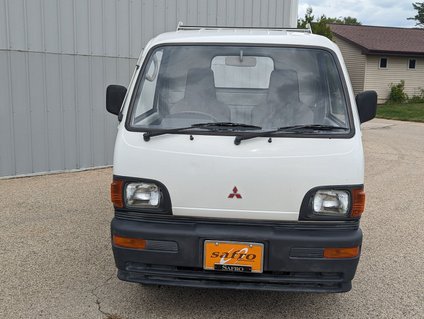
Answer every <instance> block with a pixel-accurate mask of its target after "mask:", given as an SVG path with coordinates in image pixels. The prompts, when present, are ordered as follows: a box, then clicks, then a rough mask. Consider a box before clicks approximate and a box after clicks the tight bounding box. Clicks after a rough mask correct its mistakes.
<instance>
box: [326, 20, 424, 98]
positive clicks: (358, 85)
mask: <svg viewBox="0 0 424 319" xmlns="http://www.w3.org/2000/svg"><path fill="white" fill-rule="evenodd" d="M330 29H331V31H332V33H333V40H334V41H335V42H336V43H337V45H338V46H339V47H340V50H341V51H342V54H343V57H344V59H345V62H346V66H347V68H348V71H349V74H350V78H351V81H352V85H353V89H354V91H355V93H359V92H362V91H366V90H375V91H377V93H378V96H379V102H380V103H383V102H385V101H387V99H388V97H389V94H390V85H391V84H392V83H399V82H400V81H401V80H404V81H405V92H406V93H407V94H408V96H409V97H412V96H414V95H420V94H421V89H423V88H424V29H406V28H391V27H375V26H362V25H361V26H352V25H340V24H331V25H330Z"/></svg>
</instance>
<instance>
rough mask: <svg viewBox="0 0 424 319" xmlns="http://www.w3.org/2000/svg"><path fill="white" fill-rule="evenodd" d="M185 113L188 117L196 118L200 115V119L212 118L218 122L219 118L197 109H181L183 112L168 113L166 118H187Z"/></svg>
mask: <svg viewBox="0 0 424 319" xmlns="http://www.w3.org/2000/svg"><path fill="white" fill-rule="evenodd" d="M187 115H188V117H189V118H195V119H197V118H199V117H200V119H202V118H206V119H208V120H212V121H213V122H219V120H218V119H217V118H216V117H215V116H213V115H211V114H208V113H203V112H198V111H183V112H178V113H173V114H169V115H168V116H167V118H168V119H169V118H187V117H186V116H187ZM190 115H191V116H190Z"/></svg>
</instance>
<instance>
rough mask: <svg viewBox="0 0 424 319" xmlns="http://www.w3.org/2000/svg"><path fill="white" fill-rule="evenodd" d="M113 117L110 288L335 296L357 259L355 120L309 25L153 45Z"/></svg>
mask: <svg viewBox="0 0 424 319" xmlns="http://www.w3.org/2000/svg"><path fill="white" fill-rule="evenodd" d="M106 104H107V105H106V107H107V110H108V111H109V112H111V113H113V114H116V115H117V117H118V120H119V126H118V134H117V138H116V144H115V153H114V163H113V183H112V185H111V197H112V202H113V204H114V209H115V216H114V218H113V220H112V224H111V232H112V247H113V253H114V257H115V262H116V266H117V268H118V277H119V278H120V279H121V280H125V281H130V282H137V283H142V284H146V285H171V286H187V287H202V288H232V289H259V290H274V291H307V292H346V291H349V290H350V289H351V281H352V279H353V277H354V275H355V271H356V267H357V265H358V261H359V257H360V254H361V244H362V232H361V229H360V227H359V222H360V218H361V215H362V213H363V212H364V206H365V192H364V153H363V147H362V140H361V127H360V125H361V123H363V122H366V121H368V120H371V119H372V118H373V117H374V116H375V112H376V105H377V94H376V93H375V92H373V91H368V92H364V93H360V94H359V95H357V96H355V95H354V93H353V90H352V86H351V83H350V80H349V76H348V72H347V69H346V67H345V64H344V62H343V58H342V55H341V53H340V50H339V49H338V47H337V46H336V45H335V44H334V43H333V42H331V41H330V40H328V39H327V38H325V37H321V36H317V35H313V34H311V32H310V31H309V30H298V29H261V28H229V27H190V26H179V27H178V29H177V31H176V32H170V33H165V34H161V35H159V36H157V37H156V38H154V39H152V40H151V41H150V42H149V43H148V44H147V46H146V47H145V49H144V51H143V53H142V54H141V56H140V59H139V60H138V63H137V67H136V70H135V72H134V75H133V77H132V80H131V82H130V84H129V87H128V88H125V87H122V86H118V85H111V86H109V87H108V88H107V93H106Z"/></svg>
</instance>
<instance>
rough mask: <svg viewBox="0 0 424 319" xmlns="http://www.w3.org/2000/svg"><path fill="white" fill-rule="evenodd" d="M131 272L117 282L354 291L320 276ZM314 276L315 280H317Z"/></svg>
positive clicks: (337, 280)
mask: <svg viewBox="0 0 424 319" xmlns="http://www.w3.org/2000/svg"><path fill="white" fill-rule="evenodd" d="M127 269H128V270H118V278H119V279H121V280H124V281H129V282H138V283H142V284H147V285H167V286H177V287H195V288H212V289H237V290H265V291H280V292H281V291H290V292H322V293H324V292H325V293H328V292H332V293H336V292H347V291H349V290H351V288H352V284H351V281H347V282H344V281H342V278H341V277H339V276H337V274H334V276H333V277H329V278H325V277H320V276H319V273H316V275H315V274H314V273H311V274H305V275H304V276H302V275H301V274H299V275H300V276H296V275H293V273H292V274H290V273H289V274H287V275H277V274H276V275H272V274H261V275H258V276H255V275H252V274H249V275H248V276H249V277H243V276H240V275H237V274H226V273H216V272H207V271H201V270H200V271H190V270H185V271H184V270H177V271H172V270H166V269H154V268H150V269H149V268H144V267H142V266H141V265H140V266H138V267H137V266H134V265H129V266H128V267H127ZM314 275H315V276H314Z"/></svg>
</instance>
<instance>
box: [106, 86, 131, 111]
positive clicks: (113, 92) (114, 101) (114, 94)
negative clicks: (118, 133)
mask: <svg viewBox="0 0 424 319" xmlns="http://www.w3.org/2000/svg"><path fill="white" fill-rule="evenodd" d="M125 94H127V88H126V87H125V86H122V85H109V86H108V87H107V89H106V110H107V111H108V112H109V113H112V114H115V115H118V114H119V111H120V110H121V106H122V103H123V102H124V99H125Z"/></svg>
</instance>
